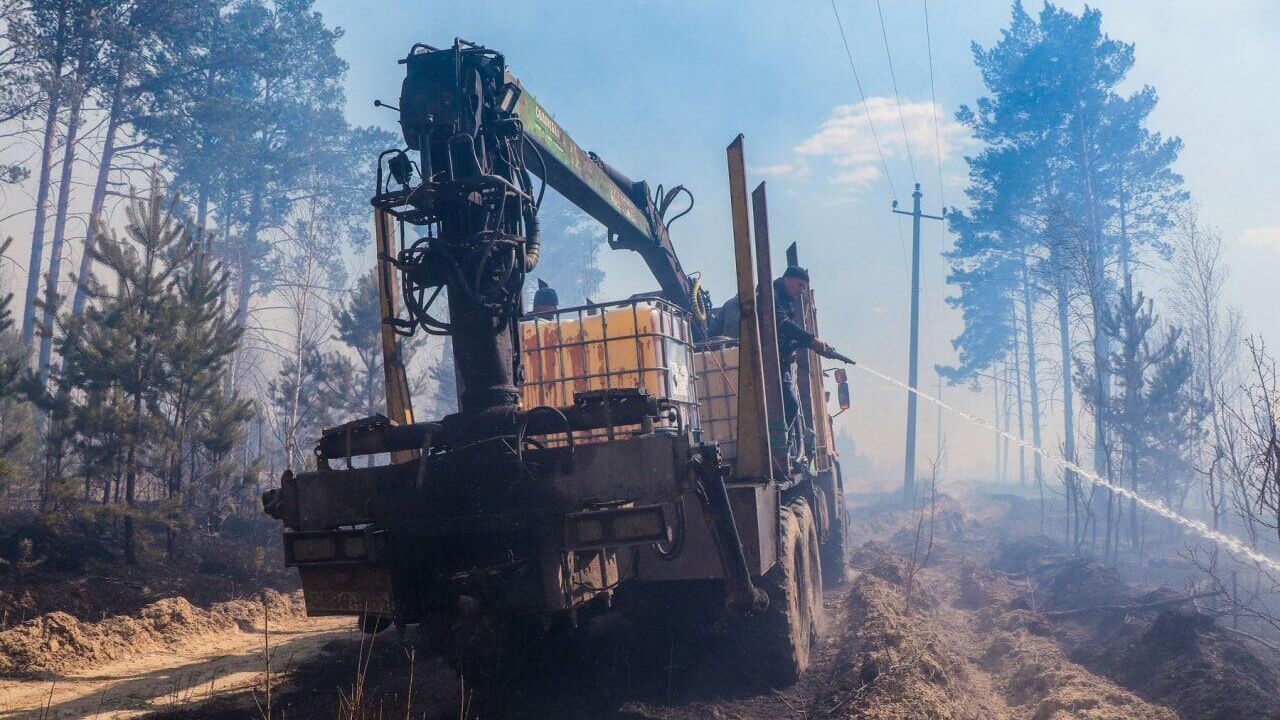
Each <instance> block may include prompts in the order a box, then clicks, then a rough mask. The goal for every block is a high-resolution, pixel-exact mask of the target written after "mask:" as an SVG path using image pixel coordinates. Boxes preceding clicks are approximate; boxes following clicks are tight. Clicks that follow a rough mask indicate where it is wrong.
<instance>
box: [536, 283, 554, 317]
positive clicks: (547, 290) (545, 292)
mask: <svg viewBox="0 0 1280 720" xmlns="http://www.w3.org/2000/svg"><path fill="white" fill-rule="evenodd" d="M559 307H560V297H559V296H558V295H556V289H555V288H553V287H551V286H550V285H548V284H547V283H546V281H545V280H542V279H539V280H538V290H537V292H535V293H534V294H533V312H535V313H542V312H553V311H555V310H557V309H559Z"/></svg>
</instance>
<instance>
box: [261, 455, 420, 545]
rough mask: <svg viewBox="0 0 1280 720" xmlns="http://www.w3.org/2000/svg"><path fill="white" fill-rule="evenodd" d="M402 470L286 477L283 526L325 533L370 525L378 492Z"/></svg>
mask: <svg viewBox="0 0 1280 720" xmlns="http://www.w3.org/2000/svg"><path fill="white" fill-rule="evenodd" d="M405 472H406V470H405V469H404V468H402V467H398V466H395V465H388V466H382V467H374V468H355V469H352V470H317V471H315V472H306V473H301V474H299V475H297V476H295V477H286V478H285V479H284V482H283V484H282V488H281V489H282V490H283V493H284V498H285V501H284V504H285V524H286V525H287V526H288V527H290V528H292V529H294V530H327V529H330V528H336V527H342V526H346V525H360V524H362V523H367V522H372V521H373V514H374V501H375V499H376V497H377V495H378V492H379V490H380V488H386V487H389V486H390V483H392V482H394V480H395V479H396V478H397V477H403V476H404V474H405Z"/></svg>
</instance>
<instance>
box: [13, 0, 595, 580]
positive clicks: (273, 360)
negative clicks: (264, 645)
mask: <svg viewBox="0 0 1280 720" xmlns="http://www.w3.org/2000/svg"><path fill="white" fill-rule="evenodd" d="M341 37H342V31H341V30H340V29H338V28H335V27H332V26H330V25H329V24H327V23H326V21H325V19H324V18H323V17H322V16H321V14H320V13H319V12H317V11H316V10H315V9H314V7H313V3H312V1H311V0H0V194H2V195H3V197H4V211H3V214H0V223H3V224H4V225H0V227H4V226H6V225H8V226H10V227H12V226H13V225H14V224H19V225H20V226H21V227H23V228H24V231H23V234H24V235H25V234H27V233H29V244H26V243H21V242H17V243H15V242H13V241H8V242H7V243H6V244H5V246H4V247H3V249H0V273H4V279H6V280H7V281H8V283H9V284H10V286H11V287H13V288H14V289H15V290H16V292H14V293H13V294H8V293H0V298H2V302H0V518H4V519H7V520H8V521H14V520H15V518H17V519H22V518H26V519H27V520H30V521H33V522H40V523H46V524H50V525H61V526H71V527H74V528H76V529H77V530H79V531H83V532H88V533H92V534H94V535H95V536H97V537H99V538H100V539H101V540H102V541H103V542H105V543H107V544H108V546H109V547H111V548H113V549H114V550H115V551H116V552H117V553H118V557H119V558H120V559H121V560H122V561H124V562H127V563H145V562H146V561H147V559H148V558H155V557H167V558H170V559H176V558H180V557H182V556H184V555H185V554H189V553H203V554H211V555H218V554H225V553H226V552H228V548H229V547H231V544H230V542H229V541H231V540H234V539H236V538H247V539H250V540H251V542H252V543H256V544H258V545H259V546H261V545H262V544H264V543H267V542H269V541H271V540H273V539H274V536H275V535H276V533H277V530H276V528H274V527H272V525H271V524H269V523H266V521H265V520H263V519H262V518H261V511H260V508H259V507H258V494H259V492H260V491H261V490H262V489H264V488H265V487H268V486H270V485H272V484H274V483H275V478H276V477H277V476H278V475H279V473H280V472H282V471H283V470H284V469H285V468H293V469H295V470H296V469H298V468H304V467H308V466H309V465H314V459H313V455H312V453H311V448H312V446H313V443H314V441H315V439H316V438H317V437H318V436H319V433H320V430H321V428H322V427H325V426H330V425H335V424H338V423H340V422H345V421H347V420H350V419H353V418H356V417H364V416H368V415H372V414H375V413H380V412H383V405H384V402H383V381H382V365H381V362H382V359H381V358H382V354H381V346H380V335H379V332H380V311H379V305H378V288H377V284H376V280H375V276H374V275H373V274H372V272H371V271H370V269H369V268H370V266H371V265H372V261H373V249H372V248H373V244H372V237H371V236H372V216H371V210H370V207H369V197H370V195H371V194H372V189H373V183H374V180H373V178H374V168H375V163H376V161H377V157H378V154H379V153H380V152H381V151H383V150H385V149H387V148H391V147H396V146H398V145H399V144H400V138H399V137H398V135H397V134H395V133H393V132H389V131H388V130H386V129H383V128H379V127H372V126H357V125H353V124H352V123H350V122H348V120H347V117H346V115H347V96H346V92H345V90H344V87H345V81H346V71H347V64H346V62H345V61H344V60H343V59H342V58H341V57H340V55H339V52H338V44H339V41H340V39H341ZM387 67H388V72H395V71H396V70H395V67H396V66H395V65H394V57H392V56H388V57H387ZM362 101H366V102H367V101H371V99H365V98H362ZM393 120H394V117H393V116H392V115H390V114H388V117H387V125H389V126H393ZM544 214H545V216H546V219H545V220H544V227H545V228H547V232H550V233H558V234H559V235H560V236H561V238H562V239H561V241H560V242H558V243H557V247H556V248H554V249H551V250H549V253H550V254H553V255H557V256H561V260H564V259H566V258H569V257H572V258H573V259H574V261H573V262H572V263H571V262H564V261H560V262H557V261H556V258H554V257H553V258H551V261H550V262H548V263H546V264H545V266H546V267H547V268H548V269H547V271H546V273H545V274H544V277H545V278H546V279H548V280H549V281H550V282H552V283H553V284H554V285H557V286H558V287H560V288H561V292H562V297H565V298H566V299H575V298H581V297H584V296H586V295H587V294H590V293H593V292H594V291H595V290H596V289H597V288H598V287H599V284H600V282H601V280H602V279H603V275H602V273H601V272H600V271H599V269H598V268H597V267H596V263H595V257H596V252H597V248H598V245H599V243H598V242H597V241H598V239H599V237H598V233H597V232H596V230H594V229H593V228H591V227H588V226H584V225H583V223H582V222H581V220H582V216H581V215H580V214H577V213H576V212H575V211H573V210H572V209H571V208H570V207H569V206H567V204H565V203H563V202H562V201H559V200H558V199H552V200H550V201H549V202H548V203H547V207H546V208H545V209H544ZM28 227H29V230H27V229H26V228H28ZM10 232H11V233H13V231H12V230H11V231H10ZM15 234H16V233H15ZM17 239H18V240H27V239H28V238H27V237H21V236H19V237H18V238H17ZM18 248H22V251H21V252H19V250H18ZM406 351H407V353H408V355H409V356H410V358H411V362H410V368H411V372H412V374H413V377H412V378H411V382H412V384H413V386H414V391H415V397H416V400H417V401H418V408H417V409H418V412H419V414H420V415H425V416H432V415H440V414H443V413H444V412H447V411H448V410H449V409H450V408H451V407H452V405H453V403H454V402H455V400H454V392H455V391H454V388H455V385H454V382H453V370H452V364H451V360H450V359H449V354H448V349H447V347H443V346H440V345H438V344H436V345H427V344H426V343H424V342H422V341H421V340H420V339H413V340H410V341H408V342H407V348H406ZM27 520H24V522H25V521H27ZM0 534H2V533H0ZM39 551H40V549H39V548H37V549H36V552H39ZM259 555H260V553H259Z"/></svg>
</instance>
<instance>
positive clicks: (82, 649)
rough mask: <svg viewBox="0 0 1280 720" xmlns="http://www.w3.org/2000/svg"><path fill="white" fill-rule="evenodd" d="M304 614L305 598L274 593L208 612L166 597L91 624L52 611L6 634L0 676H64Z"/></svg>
mask: <svg viewBox="0 0 1280 720" xmlns="http://www.w3.org/2000/svg"><path fill="white" fill-rule="evenodd" d="M264 612H265V613H266V616H267V617H268V618H270V619H271V620H272V621H274V620H283V619H285V618H294V617H300V616H301V615H303V614H304V610H303V607H302V601H301V595H300V594H297V593H295V594H294V595H284V594H281V593H278V592H276V591H274V590H268V591H267V592H266V593H264V594H263V595H262V598H261V599H255V600H231V601H228V602H224V603H218V604H216V605H214V606H213V607H211V608H209V609H208V610H204V609H201V608H198V607H196V606H194V605H192V604H191V603H190V602H187V600H186V599H184V598H166V599H163V600H159V601H156V602H154V603H151V604H150V605H147V606H145V607H143V608H142V609H141V610H140V611H139V612H138V613H137V614H136V615H117V616H115V617H111V618H107V619H105V620H102V621H101V622H85V621H82V620H79V619H77V618H75V617H74V616H72V615H69V614H67V613H65V612H56V611H55V612H51V613H45V614H44V615H40V616H39V617H36V618H34V619H31V620H28V621H26V622H24V623H22V624H20V625H17V626H14V627H12V628H9V629H8V630H5V631H3V632H0V675H9V676H17V677H34V676H40V675H46V674H49V673H62V672H67V671H70V670H75V669H78V668H83V667H89V666H92V665H95V664H98V663H103V662H109V661H112V660H119V659H122V658H125V657H128V656H130V655H132V654H137V653H141V652H147V651H153V650H156V649H161V648H176V647H181V646H182V645H184V644H186V643H190V642H194V641H196V640H198V639H199V638H200V637H203V636H207V635H210V634H213V633H219V632H227V631H235V630H252V629H253V628H254V627H261V625H262V621H263V616H264Z"/></svg>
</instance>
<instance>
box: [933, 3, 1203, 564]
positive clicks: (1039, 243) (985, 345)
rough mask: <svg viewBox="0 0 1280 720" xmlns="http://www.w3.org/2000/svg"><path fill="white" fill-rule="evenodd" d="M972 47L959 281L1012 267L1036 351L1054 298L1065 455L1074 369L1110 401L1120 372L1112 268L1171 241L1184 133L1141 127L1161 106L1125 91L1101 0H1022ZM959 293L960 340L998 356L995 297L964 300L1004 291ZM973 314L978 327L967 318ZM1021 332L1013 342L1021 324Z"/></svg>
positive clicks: (1098, 416) (1097, 448)
mask: <svg viewBox="0 0 1280 720" xmlns="http://www.w3.org/2000/svg"><path fill="white" fill-rule="evenodd" d="M973 54H974V60H975V63H976V64H977V66H978V69H979V71H980V72H981V73H982V77H983V82H984V84H985V85H986V88H987V90H988V92H989V95H988V96H987V97H983V98H980V99H979V100H978V102H977V103H976V105H975V106H974V107H973V108H969V107H964V108H962V109H961V111H960V113H959V114H958V116H957V117H958V119H959V120H960V121H961V122H962V123H964V124H966V125H968V126H969V127H970V128H972V129H973V132H974V134H975V136H976V137H977V138H978V139H980V140H982V141H983V142H984V143H986V145H987V146H986V148H984V149H983V151H982V152H981V153H979V154H978V155H977V156H976V157H972V158H969V159H968V161H969V166H970V188H969V191H968V194H969V197H970V199H971V208H970V210H969V211H968V212H967V213H964V214H957V219H956V220H955V221H953V225H954V226H956V227H957V228H958V229H960V230H967V231H968V232H970V233H971V234H972V236H973V237H974V238H977V239H978V240H979V242H975V243H973V247H964V246H960V247H958V248H957V254H956V255H954V256H953V257H952V260H953V266H956V265H958V266H959V268H960V269H961V270H962V271H964V273H969V274H968V275H966V274H958V275H957V276H956V279H957V281H958V283H963V281H964V280H965V279H966V278H974V277H977V278H982V279H991V280H995V279H996V278H1001V277H1004V272H1003V267H1004V266H1007V265H1008V264H1010V263H1011V262H1012V263H1013V264H1014V270H1013V273H1014V276H1015V278H1016V285H1015V288H1016V289H1017V290H1018V291H1019V292H1018V294H1020V295H1021V299H1020V301H1019V300H1016V299H1015V300H1014V302H1015V303H1016V304H1018V305H1020V306H1021V307H1020V308H1019V310H1018V311H1017V313H1016V317H1020V318H1021V321H1022V325H1023V328H1022V332H1021V335H1022V336H1023V337H1024V338H1025V340H1026V342H1025V343H1024V344H1023V345H1022V346H1023V347H1025V348H1026V349H1027V350H1028V352H1027V357H1028V360H1029V361H1030V360H1033V359H1035V357H1036V355H1035V353H1036V352H1037V349H1036V347H1035V343H1034V322H1033V319H1034V317H1035V315H1036V308H1035V305H1036V301H1037V298H1038V296H1039V295H1040V293H1041V292H1042V291H1043V292H1047V293H1050V294H1051V295H1052V297H1053V300H1054V303H1053V307H1054V315H1056V318H1057V325H1058V339H1059V345H1060V349H1061V353H1062V361H1061V363H1060V364H1061V367H1062V372H1063V375H1062V383H1061V384H1062V393H1063V398H1062V399H1063V407H1064V411H1063V420H1064V440H1065V445H1066V451H1067V455H1068V456H1071V457H1070V458H1069V459H1075V458H1074V453H1075V433H1076V428H1075V419H1074V417H1073V416H1074V394H1075V391H1076V389H1077V388H1075V387H1074V381H1075V379H1076V378H1075V377H1073V376H1072V372H1071V369H1072V368H1073V367H1074V368H1077V369H1078V370H1079V369H1083V370H1086V371H1087V372H1086V373H1085V375H1083V376H1081V375H1079V373H1077V377H1083V378H1084V379H1086V380H1087V381H1088V382H1087V386H1088V389H1089V391H1090V392H1092V393H1094V395H1093V396H1092V397H1090V398H1089V399H1088V407H1089V408H1091V409H1102V408H1106V407H1107V406H1108V405H1109V403H1110V396H1111V392H1112V386H1113V384H1114V381H1113V379H1112V378H1111V377H1109V376H1108V374H1107V372H1108V367H1109V363H1108V356H1109V354H1110V352H1111V351H1110V346H1111V343H1112V338H1110V337H1109V336H1108V334H1107V331H1106V328H1105V327H1104V325H1103V316H1104V315H1105V314H1106V312H1107V311H1108V308H1109V307H1110V306H1111V305H1112V303H1113V298H1114V297H1115V296H1116V294H1117V292H1118V290H1117V288H1118V287H1119V286H1120V285H1121V284H1122V283H1121V282H1117V275H1119V278H1120V279H1123V278H1127V277H1129V274H1128V271H1127V270H1128V268H1129V266H1131V265H1132V263H1133V262H1134V259H1135V258H1136V257H1137V254H1138V252H1139V251H1140V250H1141V249H1143V248H1148V247H1150V248H1155V249H1156V250H1157V251H1159V252H1161V253H1164V252H1166V248H1165V247H1164V245H1163V243H1161V242H1160V234H1161V232H1162V231H1163V229H1164V228H1165V227H1167V225H1168V221H1169V220H1168V213H1169V211H1170V210H1171V208H1172V207H1173V206H1175V205H1176V204H1177V203H1179V202H1181V201H1182V200H1183V199H1184V198H1185V194H1184V193H1183V191H1182V190H1181V178H1180V177H1179V176H1178V175H1177V174H1176V173H1174V172H1173V171H1172V169H1171V165H1172V163H1173V161H1174V160H1175V159H1176V157H1177V155H1178V152H1179V150H1180V149H1181V143H1180V141H1178V140H1177V139H1176V138H1171V139H1166V138H1163V137H1161V136H1160V135H1159V134H1158V133H1155V132H1152V131H1150V130H1149V129H1147V127H1146V123H1147V118H1148V117H1149V114H1150V112H1151V111H1152V109H1153V108H1154V106H1155V103H1156V95H1155V92H1154V91H1153V90H1152V89H1151V88H1146V87H1144V88H1142V89H1140V90H1139V91H1137V92H1135V93H1132V94H1130V95H1127V96H1125V95H1121V94H1120V92H1119V89H1118V88H1119V86H1120V85H1121V84H1122V83H1123V82H1124V81H1125V80H1126V77H1127V76H1128V74H1129V71H1130V70H1131V68H1132V67H1133V62H1134V48H1133V46H1132V45H1130V44H1127V43H1124V42H1121V41H1118V40H1115V39H1113V38H1111V37H1109V36H1108V35H1106V34H1105V33H1104V32H1103V31H1102V14H1101V13H1100V12H1098V11H1097V10H1095V9H1092V8H1086V9H1085V10H1084V11H1083V12H1082V13H1080V14H1075V13H1072V12H1069V11H1067V10H1064V9H1062V8H1059V7H1057V6H1055V5H1053V4H1052V3H1046V4H1045V5H1044V7H1043V9H1042V10H1041V11H1040V12H1039V14H1038V15H1037V16H1032V15H1030V14H1029V13H1027V12H1026V10H1025V8H1024V7H1023V5H1022V3H1021V2H1015V3H1014V5H1013V12H1012V19H1011V21H1010V24H1009V26H1008V28H1006V29H1005V30H1004V31H1002V34H1001V38H1000V40H999V41H998V42H997V43H995V44H994V45H992V46H990V47H988V48H984V47H981V46H978V45H976V44H975V45H974V49H973ZM974 265H979V266H982V267H983V273H982V274H979V273H978V270H977V269H976V268H975V267H974ZM1117 266H1119V268H1120V272H1119V273H1117V271H1116V270H1117ZM971 284H972V283H971ZM1015 297H1016V296H1015ZM958 302H959V303H960V304H961V306H962V307H963V308H964V309H965V311H966V335H962V337H961V338H960V339H959V340H960V342H961V346H962V349H963V348H965V347H968V348H970V355H972V356H973V357H974V358H983V357H994V356H995V354H996V353H998V351H999V343H998V342H993V341H994V340H997V339H998V338H999V337H1001V335H1002V334H1003V331H997V330H996V328H997V326H998V323H1000V322H1002V321H1003V318H1004V315H1003V314H1002V313H1000V312H998V311H997V308H995V307H993V308H991V309H988V310H983V311H979V310H974V311H972V312H970V311H969V307H968V305H969V304H971V303H984V302H991V303H997V302H998V303H1001V304H1003V303H1005V302H1006V294H1005V293H1000V292H994V291H989V290H988V289H987V288H983V287H977V288H974V290H973V291H972V292H971V293H970V296H969V297H966V295H965V293H964V292H962V293H961V295H960V296H959V297H958ZM1073 317H1083V318H1084V323H1083V329H1084V331H1085V332H1086V333H1087V336H1088V338H1089V349H1090V353H1089V357H1078V356H1077V354H1076V353H1075V352H1074V351H1073V338H1074V336H1075V335H1076V331H1077V328H1076V327H1073V324H1072V318H1073ZM971 323H977V324H978V325H979V326H977V327H973V328H972V329H971V327H970V326H971ZM981 325H986V326H988V327H987V328H986V329H983V328H982V327H980V326H981ZM1013 337H1014V343H1012V345H1013V347H1014V348H1015V349H1016V348H1017V347H1018V344H1017V338H1018V335H1016V334H1015V335H1014V336H1013ZM961 367H962V368H963V367H964V362H963V360H962V364H961ZM1028 371H1030V364H1028ZM1029 374H1030V373H1029ZM1090 374H1092V376H1091V377H1090V376H1089V375H1090ZM1029 381H1030V386H1031V389H1032V403H1033V412H1032V415H1033V431H1035V430H1037V429H1038V421H1036V419H1035V416H1036V415H1038V410H1037V409H1036V407H1035V406H1036V405H1038V397H1037V384H1038V383H1037V379H1036V378H1034V377H1031V378H1029ZM1093 420H1094V422H1093V445H1094V459H1093V465H1094V469H1095V470H1096V471H1097V472H1098V473H1099V474H1102V475H1104V476H1106V475H1108V474H1110V473H1111V471H1112V462H1111V457H1110V455H1109V448H1110V447H1111V445H1112V443H1111V439H1110V438H1109V430H1108V427H1107V421H1106V415H1105V414H1103V413H1101V412H1097V413H1094V417H1093ZM1067 485H1068V491H1069V492H1068V503H1069V504H1070V505H1072V507H1071V509H1070V510H1069V517H1071V518H1072V521H1073V522H1074V527H1072V528H1069V533H1070V534H1071V535H1072V536H1073V537H1072V539H1073V540H1074V541H1075V542H1076V543H1079V542H1081V541H1082V540H1083V538H1084V537H1085V534H1086V531H1087V530H1088V527H1087V526H1088V525H1089V523H1090V519H1089V518H1090V517H1091V512H1092V511H1091V509H1089V508H1085V509H1084V510H1085V512H1084V515H1085V518H1084V519H1083V521H1081V520H1080V519H1079V518H1080V508H1079V505H1078V504H1076V503H1077V502H1078V500H1079V495H1078V493H1077V492H1076V491H1075V490H1074V488H1075V487H1076V483H1075V481H1074V478H1073V477H1072V476H1071V475H1070V474H1068V477H1067ZM1108 536H1110V532H1109V533H1108Z"/></svg>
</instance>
